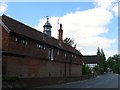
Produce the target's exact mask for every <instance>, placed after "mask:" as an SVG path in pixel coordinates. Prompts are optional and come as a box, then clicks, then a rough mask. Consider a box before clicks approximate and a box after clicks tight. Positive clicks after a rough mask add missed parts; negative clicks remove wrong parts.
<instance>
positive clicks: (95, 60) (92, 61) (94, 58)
mask: <svg viewBox="0 0 120 90" xmlns="http://www.w3.org/2000/svg"><path fill="white" fill-rule="evenodd" d="M82 60H83V62H84V64H86V65H87V66H88V67H89V68H90V69H93V67H95V66H97V65H98V64H99V62H100V58H99V56H98V55H84V56H83V57H82Z"/></svg>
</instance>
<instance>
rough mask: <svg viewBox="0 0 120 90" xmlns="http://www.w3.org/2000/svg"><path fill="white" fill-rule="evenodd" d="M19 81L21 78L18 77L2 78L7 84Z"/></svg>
mask: <svg viewBox="0 0 120 90" xmlns="http://www.w3.org/2000/svg"><path fill="white" fill-rule="evenodd" d="M18 79H19V78H18V77H17V76H2V81H6V82H13V81H16V80H18Z"/></svg>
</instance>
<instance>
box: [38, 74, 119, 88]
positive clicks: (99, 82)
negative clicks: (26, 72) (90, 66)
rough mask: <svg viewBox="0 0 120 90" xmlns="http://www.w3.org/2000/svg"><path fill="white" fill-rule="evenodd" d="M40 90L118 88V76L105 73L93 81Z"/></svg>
mask: <svg viewBox="0 0 120 90" xmlns="http://www.w3.org/2000/svg"><path fill="white" fill-rule="evenodd" d="M40 88H118V75H117V74H113V73H106V74H104V75H100V76H97V77H95V78H94V79H89V80H84V81H77V82H70V83H65V84H59V85H52V86H46V87H40Z"/></svg>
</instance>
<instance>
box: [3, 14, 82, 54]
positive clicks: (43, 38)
mask: <svg viewBox="0 0 120 90" xmlns="http://www.w3.org/2000/svg"><path fill="white" fill-rule="evenodd" d="M2 22H3V23H4V24H5V25H6V26H7V28H8V29H9V30H10V32H13V33H17V34H20V35H23V36H25V37H28V38H31V39H33V40H37V41H40V42H43V43H45V44H48V45H50V46H53V47H57V48H60V49H62V50H65V51H68V52H71V53H74V54H77V55H80V56H82V54H81V53H80V52H79V51H78V50H76V49H75V48H73V47H71V46H70V45H68V44H65V43H62V47H60V46H59V45H58V40H57V39H55V38H53V37H48V36H47V35H46V34H44V33H42V32H40V31H37V30H36V29H33V28H31V27H29V26H27V25H25V24H23V23H21V22H19V21H17V20H14V19H12V18H10V17H8V16H6V15H4V14H3V15H2Z"/></svg>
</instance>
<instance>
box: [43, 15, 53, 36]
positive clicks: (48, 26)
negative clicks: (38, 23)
mask: <svg viewBox="0 0 120 90" xmlns="http://www.w3.org/2000/svg"><path fill="white" fill-rule="evenodd" d="M46 17H47V22H46V23H45V24H44V26H43V33H45V34H46V35H48V36H49V37H51V28H52V26H51V24H50V23H49V17H48V16H46Z"/></svg>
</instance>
